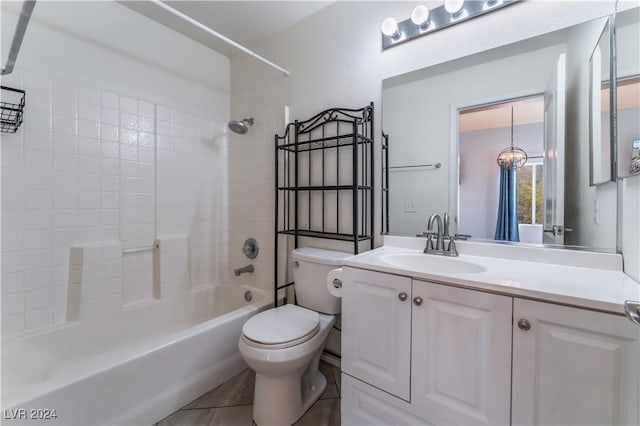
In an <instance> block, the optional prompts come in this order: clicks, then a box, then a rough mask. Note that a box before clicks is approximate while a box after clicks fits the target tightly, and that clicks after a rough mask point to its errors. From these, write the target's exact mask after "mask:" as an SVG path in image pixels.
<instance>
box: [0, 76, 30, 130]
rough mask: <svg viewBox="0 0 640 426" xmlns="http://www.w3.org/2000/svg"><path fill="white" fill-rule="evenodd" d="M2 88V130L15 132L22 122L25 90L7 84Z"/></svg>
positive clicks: (0, 125)
mask: <svg viewBox="0 0 640 426" xmlns="http://www.w3.org/2000/svg"><path fill="white" fill-rule="evenodd" d="M0 88H2V98H1V100H0V132H2V133H15V132H16V131H18V128H19V127H20V125H21V124H22V115H23V114H24V97H25V92H24V90H20V89H14V88H12V87H7V86H0Z"/></svg>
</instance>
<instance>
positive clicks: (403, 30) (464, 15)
mask: <svg viewBox="0 0 640 426" xmlns="http://www.w3.org/2000/svg"><path fill="white" fill-rule="evenodd" d="M519 1H520V0H493V1H491V0H486V1H465V2H464V5H463V7H462V8H461V9H460V10H459V11H458V13H457V14H456V15H455V16H452V15H451V13H449V12H447V10H446V9H445V7H444V5H443V6H440V7H437V8H435V9H432V10H430V11H429V20H428V23H429V24H428V26H425V25H424V24H423V25H416V24H414V23H413V21H412V20H411V18H410V17H409V18H408V19H405V20H404V21H402V22H398V33H399V34H400V35H401V36H400V37H398V36H396V37H391V36H387V35H384V34H382V49H383V50H384V49H388V48H390V47H394V46H397V45H399V44H402V43H404V42H406V41H409V40H413V39H415V38H418V37H422V36H424V35H426V34H431V33H433V32H436V31H439V30H442V29H444V28H447V27H450V26H452V25H455V24H458V23H460V22H465V21H468V20H469V19H473V18H476V17H478V16H481V15H484V14H486V13H489V12H493V11H495V10H498V9H501V8H503V7H505V6H509V5H512V4H514V3H517V2H519Z"/></svg>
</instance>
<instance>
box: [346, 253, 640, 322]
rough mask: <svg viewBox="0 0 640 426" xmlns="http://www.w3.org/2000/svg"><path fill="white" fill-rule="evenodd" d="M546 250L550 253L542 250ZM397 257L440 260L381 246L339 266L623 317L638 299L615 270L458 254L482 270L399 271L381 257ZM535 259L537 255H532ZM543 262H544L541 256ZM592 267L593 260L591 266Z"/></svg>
mask: <svg viewBox="0 0 640 426" xmlns="http://www.w3.org/2000/svg"><path fill="white" fill-rule="evenodd" d="M414 245H415V244H414ZM542 250H544V249H542ZM547 251H549V250H548V249H547ZM553 252H554V250H551V254H549V256H551V257H554V253H553ZM399 253H407V254H412V255H414V256H415V255H418V254H419V255H421V256H430V257H440V256H437V255H433V254H423V253H422V250H416V249H415V248H406V247H393V246H384V247H381V248H378V249H375V250H372V251H368V252H365V253H362V254H359V255H356V256H353V257H350V258H348V259H346V260H345V261H344V265H343V266H351V267H354V268H360V269H367V270H372V271H378V272H386V273H390V274H395V275H403V276H408V277H412V278H414V279H417V280H424V281H430V282H437V283H443V284H451V285H457V286H464V287H467V288H471V289H478V290H485V291H490V292H495V293H500V294H507V295H511V296H516V297H523V298H529V299H536V300H541V301H545V302H550V303H559V304H564V305H571V306H575V307H580V308H587V309H595V310H599V311H605V312H611V313H616V314H622V315H624V302H625V300H635V301H638V300H640V284H639V283H638V282H636V281H634V280H633V279H632V278H631V277H629V276H627V275H625V274H624V272H622V271H621V270H616V269H615V268H593V267H583V266H576V264H575V263H576V262H572V264H557V263H547V262H541V261H525V260H521V259H508V258H499V257H483V256H472V255H466V254H460V256H459V257H456V258H453V259H458V260H462V261H465V262H470V263H474V264H476V265H480V266H482V267H483V268H484V269H485V271H484V272H476V273H449V272H446V273H445V272H438V273H432V272H428V273H427V272H425V271H419V270H411V269H407V268H399V267H397V266H394V265H393V264H390V263H388V262H385V260H384V257H385V255H388V254H399ZM558 254H559V252H558V251H555V258H556V259H557V258H558ZM572 255H573V254H572ZM585 256H593V253H589V254H585ZM537 257H538V258H540V257H541V256H540V255H537ZM542 258H544V253H543V255H542ZM597 263H598V262H595V264H597ZM585 264H589V265H593V264H594V263H593V262H586V263H585Z"/></svg>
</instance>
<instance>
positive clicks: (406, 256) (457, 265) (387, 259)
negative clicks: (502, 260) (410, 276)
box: [380, 253, 486, 274]
mask: <svg viewBox="0 0 640 426" xmlns="http://www.w3.org/2000/svg"><path fill="white" fill-rule="evenodd" d="M380 260H381V261H382V262H384V263H387V264H389V265H390V266H394V267H396V268H402V269H408V270H411V271H416V272H425V273H434V274H438V273H442V274H477V273H480V272H484V271H486V269H485V268H483V267H482V266H480V265H476V264H475V263H471V262H467V261H465V260H460V259H459V258H456V257H445V256H438V255H433V254H416V253H397V254H385V255H382V256H380Z"/></svg>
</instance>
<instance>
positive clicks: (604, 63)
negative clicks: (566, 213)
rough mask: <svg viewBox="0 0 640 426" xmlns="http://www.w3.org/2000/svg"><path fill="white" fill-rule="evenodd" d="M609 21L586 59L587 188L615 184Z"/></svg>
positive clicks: (609, 20)
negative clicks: (587, 64) (587, 78)
mask: <svg viewBox="0 0 640 426" xmlns="http://www.w3.org/2000/svg"><path fill="white" fill-rule="evenodd" d="M611 25H612V21H611V19H607V20H606V21H605V22H604V26H603V29H602V34H601V35H600V38H599V39H598V42H597V43H596V45H595V47H594V49H593V53H591V57H590V58H589V70H590V76H589V80H590V81H589V185H592V186H593V185H600V184H603V183H606V182H609V181H611V180H615V172H616V167H615V162H614V161H613V160H614V159H615V156H614V152H615V147H614V138H613V134H612V129H613V126H611V121H612V118H613V117H612V115H611V111H612V109H611V104H612V102H613V99H612V97H611V90H610V85H611V65H612V61H611V46H612V40H613V38H612V37H611Z"/></svg>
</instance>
